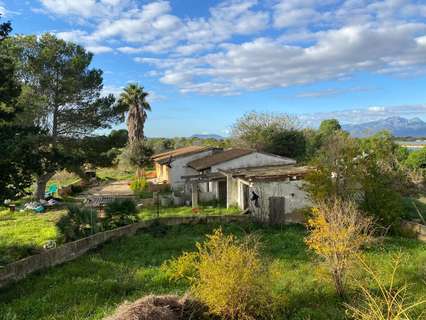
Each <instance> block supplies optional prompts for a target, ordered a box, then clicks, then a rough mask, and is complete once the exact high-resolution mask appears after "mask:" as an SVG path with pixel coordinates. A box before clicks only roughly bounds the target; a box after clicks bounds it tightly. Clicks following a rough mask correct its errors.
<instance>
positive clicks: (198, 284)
mask: <svg viewBox="0 0 426 320" xmlns="http://www.w3.org/2000/svg"><path fill="white" fill-rule="evenodd" d="M165 269H168V270H171V272H170V274H169V277H170V278H171V279H172V280H179V279H185V280H187V281H189V282H190V283H191V291H192V294H193V295H194V296H195V297H197V298H198V299H199V300H200V301H201V302H202V303H204V304H206V305H207V306H208V308H209V311H210V312H211V313H212V314H214V315H217V316H219V317H221V318H224V319H232V320H233V319H243V320H254V319H266V318H273V314H274V310H276V309H275V306H276V304H274V302H275V301H276V299H274V297H273V293H272V281H271V277H270V273H269V270H268V268H267V266H265V264H264V263H263V262H262V260H261V257H260V252H259V242H258V240H257V239H256V238H253V237H247V238H245V239H243V240H238V239H237V238H236V237H235V236H233V235H224V234H223V232H222V230H221V229H218V230H215V231H214V232H213V234H211V235H208V236H207V241H206V242H204V243H197V251H196V252H194V253H184V254H183V255H182V256H180V257H179V258H177V259H175V260H172V261H170V262H168V263H167V265H166V268H165Z"/></svg>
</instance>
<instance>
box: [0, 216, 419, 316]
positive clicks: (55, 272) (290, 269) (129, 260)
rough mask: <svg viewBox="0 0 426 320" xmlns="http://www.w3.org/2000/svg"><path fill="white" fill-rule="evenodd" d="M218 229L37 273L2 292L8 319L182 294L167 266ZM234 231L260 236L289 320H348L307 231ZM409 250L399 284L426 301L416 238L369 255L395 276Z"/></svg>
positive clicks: (178, 234) (133, 245)
mask: <svg viewBox="0 0 426 320" xmlns="http://www.w3.org/2000/svg"><path fill="white" fill-rule="evenodd" d="M216 227H218V226H217V225H196V226H175V227H169V228H167V229H166V231H167V232H166V233H165V234H161V235H160V234H159V233H157V232H154V231H155V229H154V230H151V231H149V232H147V231H145V232H143V231H141V232H139V233H138V234H136V235H135V236H133V237H129V238H123V239H121V240H118V241H115V242H112V243H108V244H106V245H105V246H103V247H102V248H100V249H98V250H97V251H93V252H91V253H89V254H87V255H85V256H83V257H81V258H79V259H77V260H75V261H73V262H70V263H67V264H65V265H62V266H59V267H55V268H52V269H50V270H47V271H44V272H41V273H39V274H35V275H32V276H30V277H28V278H27V279H25V280H23V281H21V282H19V283H17V284H15V285H13V286H10V287H9V288H5V289H3V290H2V291H0V319H1V320H5V319H8V320H11V319H14V320H19V319H25V320H31V319H46V320H47V319H56V320H59V319H102V318H103V317H104V316H105V315H108V314H110V313H112V312H113V311H114V309H115V308H116V306H117V305H119V304H120V303H122V302H123V301H124V300H135V299H137V298H139V297H141V296H144V295H147V294H150V293H177V294H183V293H184V292H185V291H186V290H187V289H188V288H187V285H186V284H184V283H180V284H176V283H172V282H169V280H168V279H166V278H165V276H164V274H163V273H162V272H160V266H161V265H162V263H163V262H164V261H166V260H167V259H169V258H171V257H175V256H178V255H180V254H181V253H182V252H183V251H188V250H194V248H195V242H196V241H202V240H203V239H204V238H205V234H208V233H210V232H211V231H212V230H213V229H214V228H216ZM223 228H224V231H225V232H227V233H234V234H237V235H239V236H241V235H243V234H247V233H256V234H258V235H260V236H261V239H262V243H263V255H264V257H265V258H267V259H269V260H270V261H271V262H273V263H274V265H275V269H276V270H277V271H278V273H279V277H278V280H277V282H276V288H275V289H276V290H277V291H280V292H283V293H284V294H285V296H286V299H285V301H286V302H285V303H286V314H284V315H283V318H286V319H292V320H296V319H297V320H302V319H306V320H307V319H311V320H313V319H324V320H333V319H336V320H337V319H344V318H345V317H344V310H343V309H342V304H341V303H342V301H341V300H339V299H338V298H337V297H336V295H335V294H334V290H333V288H332V286H331V284H330V281H329V279H328V277H327V275H326V273H325V272H324V271H323V270H322V271H321V270H320V269H318V265H319V264H318V261H317V260H316V257H315V256H314V255H313V254H312V253H311V252H309V251H308V250H307V249H306V247H305V245H304V242H303V237H304V235H305V230H304V229H303V228H302V227H297V226H289V227H283V228H271V227H260V226H255V225H236V224H231V225H226V226H223ZM400 251H403V252H404V255H405V260H404V261H405V263H404V264H403V266H402V269H401V271H400V272H399V273H398V282H399V283H402V282H405V281H406V282H408V283H410V284H411V286H410V292H411V293H412V294H413V295H414V296H415V297H417V298H419V297H421V296H426V284H425V282H424V281H425V280H426V279H425V278H426V269H425V266H426V244H422V243H420V242H418V241H415V240H409V239H402V238H388V239H386V240H385V241H384V243H382V244H380V245H379V244H378V245H376V246H375V247H373V248H370V249H368V250H367V251H366V252H365V253H366V256H367V258H368V261H370V262H371V263H372V264H373V266H374V267H375V268H378V269H379V270H380V271H381V272H389V271H390V268H389V265H388V263H389V262H390V261H391V258H392V257H393V256H394V255H395V254H396V253H398V252H400Z"/></svg>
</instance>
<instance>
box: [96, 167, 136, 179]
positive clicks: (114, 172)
mask: <svg viewBox="0 0 426 320" xmlns="http://www.w3.org/2000/svg"><path fill="white" fill-rule="evenodd" d="M134 175H135V171H134V170H133V169H130V168H123V167H121V166H117V167H111V168H99V169H97V170H96V176H97V177H98V178H100V179H102V180H131V179H132V178H133V177H134Z"/></svg>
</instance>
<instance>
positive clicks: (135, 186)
mask: <svg viewBox="0 0 426 320" xmlns="http://www.w3.org/2000/svg"><path fill="white" fill-rule="evenodd" d="M130 189H132V191H133V192H134V193H140V192H144V191H147V190H148V181H147V180H146V178H145V177H135V178H133V181H132V183H131V184H130Z"/></svg>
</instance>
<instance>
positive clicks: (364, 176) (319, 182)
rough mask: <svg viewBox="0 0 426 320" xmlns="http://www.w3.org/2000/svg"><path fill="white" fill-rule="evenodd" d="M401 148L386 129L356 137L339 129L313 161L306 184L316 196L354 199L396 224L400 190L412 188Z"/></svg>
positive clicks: (381, 220)
mask: <svg viewBox="0 0 426 320" xmlns="http://www.w3.org/2000/svg"><path fill="white" fill-rule="evenodd" d="M399 151H400V150H399V147H398V146H397V145H396V144H395V143H394V142H393V140H392V139H391V136H390V135H388V134H386V133H379V134H377V135H375V136H372V137H370V138H367V139H354V138H351V137H350V136H349V135H348V134H347V133H345V132H342V131H338V132H336V133H335V134H334V135H331V136H330V137H329V138H328V139H327V141H326V142H325V144H324V145H323V146H322V148H321V149H320V151H319V152H318V153H317V155H316V157H315V158H314V160H313V161H312V165H313V166H314V167H315V168H316V170H314V171H312V172H311V173H310V174H308V175H307V177H306V179H307V181H308V182H309V184H308V185H307V187H306V188H307V190H308V192H309V193H310V194H311V196H312V198H313V199H314V200H319V201H322V200H325V199H327V198H330V197H339V198H341V199H344V200H349V201H354V202H356V203H357V204H358V205H359V207H360V208H361V209H362V210H363V211H365V212H366V213H368V214H370V215H372V216H374V217H376V218H377V219H376V222H377V223H379V224H381V225H382V226H385V227H387V226H389V225H393V226H395V225H397V224H398V222H399V217H400V216H401V214H402V197H401V193H402V192H403V190H407V189H408V188H409V181H407V178H406V174H405V172H404V170H403V169H402V167H401V165H400V163H401V162H400V161H401V159H400V158H399V156H400V152H399Z"/></svg>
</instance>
